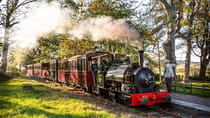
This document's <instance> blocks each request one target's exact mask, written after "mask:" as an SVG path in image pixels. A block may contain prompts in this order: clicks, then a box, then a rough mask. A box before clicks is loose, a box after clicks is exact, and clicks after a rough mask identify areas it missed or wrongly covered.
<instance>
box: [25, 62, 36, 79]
mask: <svg viewBox="0 0 210 118" xmlns="http://www.w3.org/2000/svg"><path fill="white" fill-rule="evenodd" d="M26 69H27V70H26V75H27V76H29V77H30V76H33V75H34V64H30V65H27V66H26Z"/></svg>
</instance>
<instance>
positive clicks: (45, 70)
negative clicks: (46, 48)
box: [41, 62, 50, 79]
mask: <svg viewBox="0 0 210 118" xmlns="http://www.w3.org/2000/svg"><path fill="white" fill-rule="evenodd" d="M41 77H42V78H45V79H49V78H50V63H49V62H43V63H42V64H41Z"/></svg>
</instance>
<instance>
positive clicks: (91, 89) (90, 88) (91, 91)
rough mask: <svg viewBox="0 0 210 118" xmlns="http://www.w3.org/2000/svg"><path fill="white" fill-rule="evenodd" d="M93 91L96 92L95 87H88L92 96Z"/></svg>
mask: <svg viewBox="0 0 210 118" xmlns="http://www.w3.org/2000/svg"><path fill="white" fill-rule="evenodd" d="M93 91H94V87H93V85H90V86H89V87H88V92H89V93H91V94H92V93H93Z"/></svg>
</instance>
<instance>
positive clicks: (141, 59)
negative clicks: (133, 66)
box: [139, 50, 144, 68]
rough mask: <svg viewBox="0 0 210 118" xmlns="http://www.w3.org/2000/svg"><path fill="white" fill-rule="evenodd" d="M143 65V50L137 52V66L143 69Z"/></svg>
mask: <svg viewBox="0 0 210 118" xmlns="http://www.w3.org/2000/svg"><path fill="white" fill-rule="evenodd" d="M143 64H144V50H139V65H140V67H141V68H143Z"/></svg>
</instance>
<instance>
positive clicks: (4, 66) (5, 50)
mask: <svg viewBox="0 0 210 118" xmlns="http://www.w3.org/2000/svg"><path fill="white" fill-rule="evenodd" d="M8 41H9V28H5V34H4V44H3V51H2V66H1V72H4V73H5V72H6V71H7V55H8V48H9V43H8Z"/></svg>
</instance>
